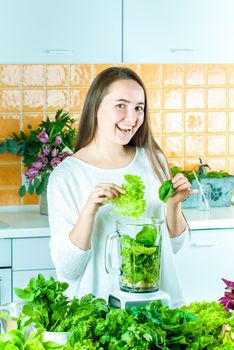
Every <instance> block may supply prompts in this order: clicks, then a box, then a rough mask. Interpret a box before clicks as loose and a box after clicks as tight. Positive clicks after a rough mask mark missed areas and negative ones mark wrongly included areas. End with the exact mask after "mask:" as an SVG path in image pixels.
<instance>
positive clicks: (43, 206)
mask: <svg viewBox="0 0 234 350" xmlns="http://www.w3.org/2000/svg"><path fill="white" fill-rule="evenodd" d="M39 211H40V214H41V215H48V204H47V187H46V188H45V190H44V191H42V193H41V195H40V199H39Z"/></svg>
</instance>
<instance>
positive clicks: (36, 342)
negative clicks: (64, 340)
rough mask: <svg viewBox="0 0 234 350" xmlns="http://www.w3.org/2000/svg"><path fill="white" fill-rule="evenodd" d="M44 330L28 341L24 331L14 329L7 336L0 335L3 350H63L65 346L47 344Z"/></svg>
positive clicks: (31, 336)
mask: <svg viewBox="0 0 234 350" xmlns="http://www.w3.org/2000/svg"><path fill="white" fill-rule="evenodd" d="M43 332H44V329H43V328H40V329H38V330H37V331H35V332H32V333H31V334H30V335H29V337H28V338H27V339H26V338H25V336H24V334H23V331H22V330H18V329H17V330H16V329H12V330H10V331H9V332H7V333H5V334H0V349H1V350H52V349H53V350H62V349H63V345H59V344H56V343H54V342H52V341H49V342H45V341H44V338H43Z"/></svg>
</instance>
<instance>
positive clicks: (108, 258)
mask: <svg viewBox="0 0 234 350" xmlns="http://www.w3.org/2000/svg"><path fill="white" fill-rule="evenodd" d="M115 239H119V235H118V233H117V232H114V233H111V234H110V235H108V236H107V240H106V247H105V269H106V272H107V273H109V274H111V275H120V269H117V268H113V266H112V259H111V256H112V251H113V242H114V240H115Z"/></svg>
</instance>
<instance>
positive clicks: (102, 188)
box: [84, 183, 125, 215]
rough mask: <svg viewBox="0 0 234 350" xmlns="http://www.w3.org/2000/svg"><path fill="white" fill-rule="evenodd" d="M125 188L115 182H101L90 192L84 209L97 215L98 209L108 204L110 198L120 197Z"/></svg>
mask: <svg viewBox="0 0 234 350" xmlns="http://www.w3.org/2000/svg"><path fill="white" fill-rule="evenodd" d="M123 193H125V190H124V189H123V188H121V187H119V186H117V185H115V184H113V183H100V184H98V185H97V186H96V187H95V188H94V190H93V191H92V192H91V193H90V195H89V197H88V200H87V202H86V204H85V206H84V210H85V211H86V212H89V213H90V214H93V215H95V214H96V212H97V211H98V209H99V208H100V207H101V206H102V205H104V204H106V203H107V202H108V201H109V199H115V198H118V197H119V196H120V195H121V194H123Z"/></svg>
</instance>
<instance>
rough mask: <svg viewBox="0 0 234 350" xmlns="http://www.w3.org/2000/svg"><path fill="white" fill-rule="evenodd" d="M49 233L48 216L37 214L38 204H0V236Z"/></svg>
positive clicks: (24, 236)
mask: <svg viewBox="0 0 234 350" xmlns="http://www.w3.org/2000/svg"><path fill="white" fill-rule="evenodd" d="M49 235H50V230H49V223H48V216H47V215H40V214H39V207H38V205H24V206H0V238H26V237H46V236H49Z"/></svg>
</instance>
